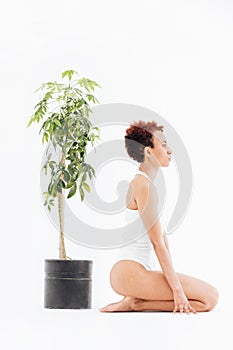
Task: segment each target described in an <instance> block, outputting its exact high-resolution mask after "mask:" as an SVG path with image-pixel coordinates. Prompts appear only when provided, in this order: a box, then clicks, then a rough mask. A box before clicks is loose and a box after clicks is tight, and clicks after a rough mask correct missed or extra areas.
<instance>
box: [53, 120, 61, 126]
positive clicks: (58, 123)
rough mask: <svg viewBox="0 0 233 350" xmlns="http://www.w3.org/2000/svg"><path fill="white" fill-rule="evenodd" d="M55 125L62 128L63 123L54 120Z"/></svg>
mask: <svg viewBox="0 0 233 350" xmlns="http://www.w3.org/2000/svg"><path fill="white" fill-rule="evenodd" d="M53 121H54V123H55V124H56V125H57V126H61V123H60V122H59V120H57V119H53Z"/></svg>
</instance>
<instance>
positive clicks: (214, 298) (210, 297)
mask: <svg viewBox="0 0 233 350" xmlns="http://www.w3.org/2000/svg"><path fill="white" fill-rule="evenodd" d="M218 298H219V293H218V290H217V289H216V288H215V287H211V288H210V289H209V290H208V294H207V295H206V297H205V300H204V304H205V311H211V310H213V308H214V307H215V306H216V305H217V303H218Z"/></svg>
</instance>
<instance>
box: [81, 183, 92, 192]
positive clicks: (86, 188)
mask: <svg viewBox="0 0 233 350" xmlns="http://www.w3.org/2000/svg"><path fill="white" fill-rule="evenodd" d="M82 185H83V187H84V188H85V190H86V191H87V192H90V190H91V189H90V187H89V185H88V184H87V183H86V182H83V184H82Z"/></svg>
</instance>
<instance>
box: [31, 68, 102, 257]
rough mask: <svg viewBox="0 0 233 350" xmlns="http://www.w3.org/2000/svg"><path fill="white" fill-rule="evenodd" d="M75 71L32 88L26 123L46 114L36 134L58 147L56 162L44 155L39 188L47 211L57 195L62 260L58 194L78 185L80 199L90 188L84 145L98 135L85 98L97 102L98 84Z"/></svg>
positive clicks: (62, 246)
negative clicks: (43, 186) (36, 95)
mask: <svg viewBox="0 0 233 350" xmlns="http://www.w3.org/2000/svg"><path fill="white" fill-rule="evenodd" d="M78 75H79V74H78V73H77V72H76V71H74V70H67V71H65V72H63V73H62V79H66V83H57V82H56V81H54V82H47V83H43V84H42V86H41V87H40V88H39V89H37V90H36V92H37V91H39V90H41V91H42V92H43V96H42V98H41V100H40V101H39V102H38V103H37V104H36V106H35V107H34V110H35V112H34V113H33V115H32V116H31V118H30V120H29V122H28V125H27V127H29V126H30V125H31V124H32V123H33V122H37V123H39V122H40V121H41V120H42V119H43V118H46V120H45V121H44V122H43V124H42V127H41V129H40V131H39V134H40V133H41V131H43V136H42V143H43V144H44V142H45V141H46V142H49V141H50V142H51V143H52V144H53V146H54V149H55V151H57V148H58V147H60V150H61V153H60V154H61V158H60V159H59V161H58V162H57V161H54V160H52V159H51V156H52V154H51V153H50V154H48V155H47V159H46V162H45V164H44V166H43V170H44V171H45V174H46V175H47V169H48V167H49V169H50V174H51V178H50V183H49V185H48V189H47V192H43V195H44V196H45V202H44V205H45V206H47V207H48V210H49V211H50V210H51V206H52V205H54V198H55V197H57V198H58V214H59V228H60V238H59V259H62V260H66V259H67V256H66V250H65V242H64V232H63V220H62V214H63V212H62V210H63V206H62V194H63V191H64V190H65V189H69V192H68V196H67V198H70V197H72V196H74V195H75V193H76V191H77V188H78V189H79V193H80V197H81V201H83V200H84V195H85V192H84V190H86V191H88V192H90V187H89V186H88V184H87V183H86V182H85V181H86V178H87V175H88V176H89V178H90V179H91V178H92V176H95V170H94V169H93V167H92V166H91V165H90V164H86V163H85V156H86V147H87V145H88V142H91V144H92V146H94V142H95V140H96V139H99V128H98V127H96V126H94V127H93V126H92V123H91V121H90V120H89V114H90V113H91V112H92V110H91V108H90V106H89V103H88V102H93V103H94V104H96V103H99V101H98V100H97V98H95V97H94V96H93V95H92V93H91V91H94V89H95V87H97V86H98V87H100V85H98V84H97V83H96V82H95V81H93V80H90V79H88V78H81V79H75V78H77V76H78ZM95 132H97V134H96V133H95ZM46 154H47V152H46ZM66 161H68V164H66ZM78 180H79V181H78Z"/></svg>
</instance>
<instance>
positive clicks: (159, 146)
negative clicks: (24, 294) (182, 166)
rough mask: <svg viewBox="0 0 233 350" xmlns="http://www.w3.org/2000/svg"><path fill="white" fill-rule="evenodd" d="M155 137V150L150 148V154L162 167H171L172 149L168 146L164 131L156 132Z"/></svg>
mask: <svg viewBox="0 0 233 350" xmlns="http://www.w3.org/2000/svg"><path fill="white" fill-rule="evenodd" d="M153 135H154V148H151V147H150V152H151V153H152V155H153V156H154V157H155V158H156V160H157V162H158V163H159V165H160V166H162V167H166V166H169V163H170V161H171V153H172V151H171V149H170V147H168V145H167V140H166V137H165V136H164V134H163V132H162V131H159V130H157V131H155V132H154V133H153Z"/></svg>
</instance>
